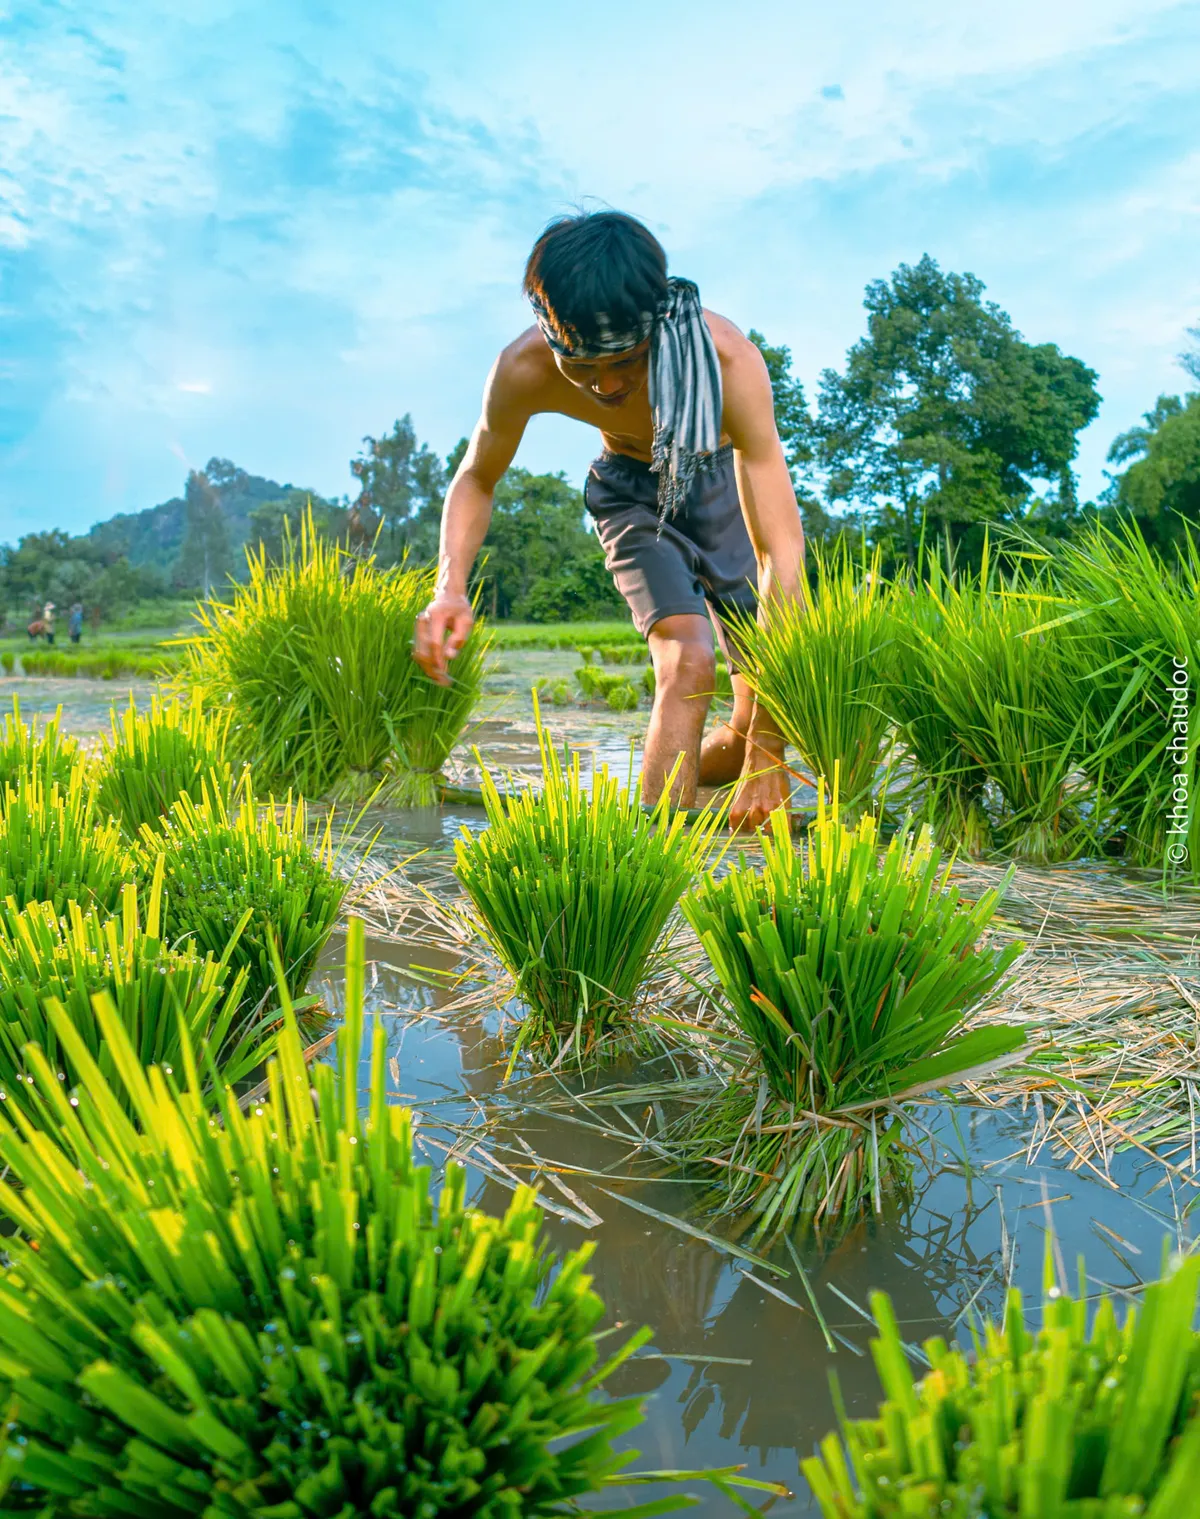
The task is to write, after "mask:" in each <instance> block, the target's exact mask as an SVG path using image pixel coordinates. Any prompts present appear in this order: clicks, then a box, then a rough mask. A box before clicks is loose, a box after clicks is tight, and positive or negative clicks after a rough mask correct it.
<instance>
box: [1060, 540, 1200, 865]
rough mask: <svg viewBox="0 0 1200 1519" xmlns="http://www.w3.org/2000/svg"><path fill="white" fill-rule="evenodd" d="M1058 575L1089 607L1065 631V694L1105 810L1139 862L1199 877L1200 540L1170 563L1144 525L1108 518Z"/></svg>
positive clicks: (1071, 550) (1073, 600) (1066, 591)
mask: <svg viewBox="0 0 1200 1519" xmlns="http://www.w3.org/2000/svg"><path fill="white" fill-rule="evenodd" d="M1057 572H1058V580H1059V585H1060V587H1061V590H1062V594H1063V596H1064V599H1065V600H1066V601H1067V602H1068V603H1069V604H1074V605H1075V606H1077V607H1078V608H1079V612H1078V614H1077V615H1076V616H1074V617H1072V618H1071V619H1070V621H1069V622H1067V623H1066V624H1064V627H1063V631H1062V635H1061V636H1062V641H1063V646H1064V657H1065V660H1066V663H1067V666H1068V671H1069V679H1067V680H1066V682H1065V683H1064V685H1063V688H1062V691H1061V701H1062V703H1063V704H1064V707H1065V708H1066V710H1067V711H1068V712H1069V714H1070V715H1071V718H1072V720H1073V721H1074V722H1076V723H1077V724H1078V725H1079V727H1080V730H1081V741H1080V754H1079V765H1080V768H1081V769H1082V770H1083V771H1084V772H1085V773H1086V774H1087V776H1088V778H1089V780H1090V781H1091V782H1092V784H1093V786H1094V787H1095V793H1096V801H1095V806H1096V810H1097V813H1098V814H1099V817H1100V818H1101V819H1102V820H1103V821H1104V822H1105V823H1106V824H1107V825H1108V831H1110V832H1120V833H1121V834H1123V836H1124V853H1125V858H1126V860H1128V861H1129V862H1130V863H1131V864H1134V865H1139V866H1147V867H1152V868H1159V869H1161V868H1164V866H1165V867H1166V868H1167V869H1168V871H1170V872H1172V873H1174V872H1175V869H1176V868H1178V867H1181V866H1182V867H1183V868H1184V870H1185V871H1186V873H1188V874H1192V875H1195V874H1196V873H1197V872H1200V808H1197V807H1195V806H1193V805H1191V799H1192V798H1193V797H1195V795H1196V787H1197V783H1198V781H1200V775H1198V765H1197V754H1198V752H1200V721H1197V720H1195V719H1192V718H1191V717H1190V714H1191V709H1192V707H1193V706H1194V705H1195V684H1196V681H1197V679H1198V678H1200V546H1198V545H1197V542H1196V539H1195V537H1194V536H1193V534H1192V533H1191V531H1190V530H1188V532H1187V533H1186V535H1185V538H1184V541H1183V542H1182V543H1180V544H1179V545H1177V546H1176V547H1175V548H1174V549H1173V550H1172V552H1171V555H1170V557H1168V558H1167V559H1164V558H1162V557H1160V556H1159V555H1158V554H1157V553H1155V552H1154V550H1153V549H1151V548H1150V547H1149V545H1148V544H1147V543H1146V541H1145V539H1144V538H1143V536H1142V534H1141V533H1140V532H1139V530H1138V528H1137V527H1136V525H1135V524H1133V523H1122V524H1120V525H1119V526H1118V527H1117V528H1116V529H1115V530H1114V529H1110V528H1107V527H1104V526H1103V525H1100V524H1097V525H1096V526H1094V527H1093V528H1091V529H1090V530H1089V532H1088V534H1087V535H1086V536H1085V537H1084V538H1082V539H1080V540H1079V541H1078V542H1075V543H1069V544H1067V545H1066V546H1065V548H1064V550H1063V553H1062V557H1061V560H1060V563H1059V564H1058V566H1057ZM1177 793H1179V794H1178V795H1177ZM1172 845H1173V846H1175V847H1174V849H1172V850H1171V852H1170V853H1168V849H1169V847H1170V846H1172Z"/></svg>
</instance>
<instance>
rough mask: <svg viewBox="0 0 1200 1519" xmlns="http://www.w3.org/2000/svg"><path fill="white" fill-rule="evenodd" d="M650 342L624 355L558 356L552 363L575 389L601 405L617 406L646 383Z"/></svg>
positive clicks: (556, 355)
mask: <svg viewBox="0 0 1200 1519" xmlns="http://www.w3.org/2000/svg"><path fill="white" fill-rule="evenodd" d="M649 357H650V339H649V338H646V339H644V340H643V341H642V342H640V343H639V344H638V345H637V347H636V348H629V349H627V350H626V351H625V352H624V353H610V354H608V355H606V357H604V358H602V359H570V358H566V357H565V356H564V355H563V354H561V353H556V354H555V355H554V362H555V363H556V364H557V365H558V367H559V370H560V371H561V372H562V374H563V375H564V376H565V377H566V378H567V379H568V380H570V382H571V384H572V385H574V386H575V387H576V388H577V389H578V390H582V391H583V392H584V393H585V394H586V395H588V396H590V397H591V399H592V400H593V401H596V402H598V403H599V404H600V405H601V406H613V407H616V406H621V405H623V404H624V403H625V402H626V401H627V400H628V399H629V397H630V396H632V395H634V394H635V393H636V392H637V391H639V390H641V389H642V388H643V386H644V385H645V384H646V377H647V375H648V374H649V370H650V362H649Z"/></svg>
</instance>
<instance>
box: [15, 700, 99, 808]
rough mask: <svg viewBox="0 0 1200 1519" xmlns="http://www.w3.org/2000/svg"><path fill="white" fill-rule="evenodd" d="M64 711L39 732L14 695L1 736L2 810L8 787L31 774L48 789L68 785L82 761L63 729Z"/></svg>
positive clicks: (34, 722) (77, 746)
mask: <svg viewBox="0 0 1200 1519" xmlns="http://www.w3.org/2000/svg"><path fill="white" fill-rule="evenodd" d="M61 723H62V708H61V707H58V708H57V709H56V711H55V713H54V716H53V717H51V718H49V719H48V720H47V721H46V722H45V724H44V725H43V726H42V728H41V731H40V732H39V731H38V720H37V717H36V716H35V717H34V718H33V719H32V721H31V722H28V723H27V722H26V721H25V720H24V718H23V717H22V716H21V704H20V702H19V701H18V699H17V698H16V697H15V696H14V697H13V703H12V712H11V713H7V712H6V713H5V714H4V731H3V733H2V734H0V807H3V805H4V793H5V788H6V787H8V786H15V785H16V784H17V782H18V780H19V779H20V778H21V777H22V776H29V775H32V774H33V772H34V771H35V770H36V771H37V772H38V773H39V774H40V776H41V779H42V782H43V784H44V785H45V786H50V785H51V784H53V783H54V782H55V781H57V782H58V784H59V785H60V786H64V785H66V783H67V781H68V780H69V779H70V776H71V772H72V770H74V768H75V766H76V764H77V762H78V760H79V758H80V749H79V745H78V743H77V742H76V741H75V739H73V738H72V737H71V736H70V735H69V734H66V733H63V731H62V729H61Z"/></svg>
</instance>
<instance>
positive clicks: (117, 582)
mask: <svg viewBox="0 0 1200 1519" xmlns="http://www.w3.org/2000/svg"><path fill="white" fill-rule="evenodd" d="M167 594H168V586H167V583H166V579H165V577H164V576H163V574H162V572H161V571H160V570H158V569H156V568H153V567H151V566H147V565H139V566H137V567H136V568H134V567H132V566H131V565H130V563H129V560H128V559H127V558H126V557H125V555H124V554H122V553H119V552H118V551H117V550H116V549H114V548H112V547H108V546H105V545H103V544H101V543H99V542H97V541H96V540H95V539H93V538H92V537H91V536H90V535H87V534H85V535H83V536H81V537H78V538H73V537H71V536H70V534H68V533H64V532H62V531H61V530H60V529H58V528H51V529H50V530H49V531H47V532H44V533H27V534H26V535H25V536H24V537H23V538H22V539H21V540H20V542H19V543H17V544H16V545H12V544H0V622H7V623H11V624H13V625H14V626H16V627H24V626H25V625H26V624H27V623H28V622H29V620H30V618H31V617H32V615H33V613H34V612H35V611H37V612H39V613H40V611H41V609H42V607H43V605H44V604H45V603H46V602H47V601H52V602H54V604H55V606H56V607H57V608H58V609H59V610H60V611H62V610H64V609H65V608H68V607H70V606H71V605H72V604H73V603H74V602H76V601H80V602H82V603H83V606H84V611H85V613H86V615H87V616H89V617H91V618H93V619H100V618H105V617H111V616H114V615H116V614H118V613H120V612H124V611H126V610H128V609H129V608H130V607H131V606H134V605H136V603H137V602H139V601H145V600H150V599H156V598H159V597H162V596H165V595H167Z"/></svg>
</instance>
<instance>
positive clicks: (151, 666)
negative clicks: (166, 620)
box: [21, 649, 181, 680]
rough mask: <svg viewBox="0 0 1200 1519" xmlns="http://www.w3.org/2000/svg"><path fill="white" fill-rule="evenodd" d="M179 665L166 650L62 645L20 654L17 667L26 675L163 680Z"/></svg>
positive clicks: (176, 669)
mask: <svg viewBox="0 0 1200 1519" xmlns="http://www.w3.org/2000/svg"><path fill="white" fill-rule="evenodd" d="M180 665H181V661H180V660H179V659H178V657H177V656H172V655H171V654H168V653H167V652H165V651H164V652H162V653H154V654H139V653H136V652H133V653H130V652H126V651H123V650H115V649H109V650H105V651H103V652H98V653H95V654H83V653H73V652H70V651H68V650H66V649H63V650H62V651H61V652H60V651H59V650H57V649H38V650H31V651H30V652H29V653H28V654H22V656H21V667H22V669H23V670H24V672H25V674H26V675H52V676H57V677H60V678H61V677H72V676H77V677H84V678H87V679H90V680H118V679H122V678H129V677H133V678H134V679H137V680H165V679H167V678H168V677H169V676H170V675H172V674H174V673H176V672H177V671H178V670H179V668H180Z"/></svg>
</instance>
